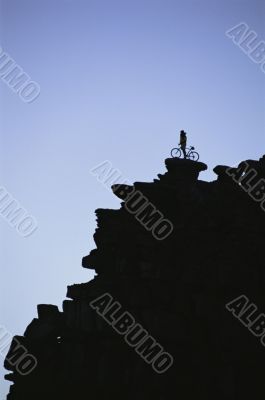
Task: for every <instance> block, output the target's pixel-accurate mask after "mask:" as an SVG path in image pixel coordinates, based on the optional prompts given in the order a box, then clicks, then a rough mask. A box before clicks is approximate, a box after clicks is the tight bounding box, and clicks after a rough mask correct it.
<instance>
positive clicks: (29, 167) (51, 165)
mask: <svg viewBox="0 0 265 400" xmlns="http://www.w3.org/2000/svg"><path fill="white" fill-rule="evenodd" d="M0 4H1V27H0V33H1V43H0V45H1V47H2V48H3V49H4V51H5V52H7V53H8V54H9V55H10V56H11V57H12V58H13V59H14V60H15V62H16V63H17V64H18V65H19V66H21V68H23V70H24V71H25V72H26V73H27V74H28V75H29V76H30V77H31V79H32V80H34V81H36V82H38V84H39V85H40V87H41V93H40V96H39V97H38V98H37V99H36V100H35V101H34V102H33V103H30V104H27V103H24V102H23V101H21V98H20V97H19V96H18V95H17V94H15V93H14V92H13V91H12V90H11V89H10V88H9V87H8V86H7V85H6V84H5V83H4V82H2V81H0V105H1V109H0V112H1V119H0V121H1V125H0V126H1V136H0V145H1V147H0V152H1V153H0V154H1V158H0V160H1V161H0V166H1V170H0V178H1V183H0V185H1V186H5V187H6V188H7V189H8V191H9V192H10V193H11V194H12V195H13V196H14V197H15V198H16V199H17V200H18V201H19V202H20V203H21V204H22V205H23V206H24V207H25V209H27V211H28V212H29V213H30V214H32V215H34V217H35V218H36V220H37V221H38V229H37V231H36V232H35V233H34V234H33V235H32V236H30V237H29V238H23V237H21V236H19V235H18V233H17V232H16V230H15V229H13V228H11V227H10V226H9V225H8V224H7V222H6V221H5V220H4V219H1V220H0V235H1V320H0V324H1V325H4V326H5V327H6V328H7V329H8V330H9V331H10V332H11V333H12V334H22V333H23V332H24V330H25V328H26V326H27V324H28V323H29V322H30V321H31V320H32V318H34V317H35V315H36V305H37V304H39V303H54V304H58V305H59V306H60V307H61V303H62V301H63V299H64V298H65V293H66V286H67V285H69V284H72V283H78V282H85V281H88V280H89V279H91V278H92V277H93V273H92V272H90V271H87V270H83V269H82V268H81V258H82V256H84V255H86V254H88V253H89V251H90V250H91V249H93V248H94V247H95V244H94V242H93V233H94V229H95V217H94V210H95V209H96V208H100V207H103V208H118V207H119V204H120V203H119V200H118V199H117V198H115V197H114V196H113V195H112V194H111V193H110V192H109V191H108V190H106V188H105V187H104V186H103V185H101V184H100V183H99V182H98V181H97V179H95V177H94V176H93V175H91V173H90V172H89V171H90V169H91V168H92V167H93V166H95V165H97V164H99V163H101V162H103V161H104V160H109V161H110V162H111V163H112V165H113V167H114V168H116V169H119V170H120V171H121V173H122V175H123V176H124V178H127V179H128V180H131V181H151V180H152V179H154V178H155V177H156V175H157V173H162V172H165V168H164V159H165V158H167V157H168V156H169V154H170V149H171V148H172V147H174V146H175V145H176V144H177V143H178V132H179V130H180V129H184V130H186V131H187V132H188V140H189V144H193V145H194V146H195V147H196V148H197V149H198V151H199V153H200V155H201V160H202V161H203V162H205V163H206V164H207V165H208V166H209V170H208V171H207V172H205V173H203V174H202V175H201V178H203V179H206V180H212V179H214V174H213V173H212V172H211V171H212V168H213V167H214V166H215V165H217V164H226V165H234V164H235V163H237V162H238V161H241V160H244V159H249V158H253V159H257V158H259V157H260V156H261V155H263V154H264V153H265V137H264V123H265V110H264V95H265V74H264V73H263V72H262V71H261V69H260V66H259V65H257V64H255V63H254V62H253V61H251V60H250V58H249V57H248V55H247V54H245V53H244V52H243V51H242V50H241V49H240V48H239V47H238V46H236V45H235V44H234V43H233V41H232V40H231V39H229V38H228V37H227V36H226V35H225V32H226V31H227V30H228V29H230V28H232V27H233V26H235V25H237V24H238V23H240V22H243V21H244V22H245V23H247V24H248V26H249V27H250V28H251V29H252V30H254V31H255V32H256V33H257V35H258V38H259V40H265V28H264V17H265V3H264V1H263V0H218V1H217V0H182V1H180V0H175V1H173V0H152V1H151V0H133V1H132V0H97V1H91V0H72V1H71V0H2V1H1V2H0ZM1 364H2V362H1ZM0 372H1V374H2V373H3V369H1V371H0ZM0 385H1V387H0V395H1V398H4V394H5V393H6V392H7V387H8V385H7V384H6V383H2V380H1V383H0Z"/></svg>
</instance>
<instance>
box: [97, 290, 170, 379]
mask: <svg viewBox="0 0 265 400" xmlns="http://www.w3.org/2000/svg"><path fill="white" fill-rule="evenodd" d="M89 304H90V307H91V308H92V309H93V310H95V311H96V312H97V314H98V315H100V316H101V317H102V318H103V319H104V320H105V321H106V322H107V323H108V324H109V325H110V326H111V327H112V328H113V329H114V330H115V331H116V332H117V333H118V334H119V335H121V336H123V337H124V340H125V342H126V343H127V344H128V345H129V346H130V347H132V348H133V349H134V350H135V351H136V353H137V354H138V355H139V356H140V357H142V359H143V360H144V361H145V362H146V363H148V364H151V366H152V368H153V370H154V371H155V372H157V373H158V374H163V373H165V372H166V371H167V370H168V369H169V368H170V367H171V366H172V364H173V362H174V359H173V357H172V355H171V354H169V353H167V352H165V351H164V349H163V347H162V346H161V345H160V344H159V343H158V342H157V341H156V340H155V339H154V338H153V337H152V336H150V335H149V334H148V332H147V331H146V330H145V329H144V328H143V327H142V325H141V324H139V323H137V322H136V321H135V318H134V317H133V316H132V315H131V314H130V313H129V312H128V311H124V310H123V309H122V306H121V304H120V303H119V302H118V301H115V300H114V299H113V297H112V296H111V295H110V294H109V293H104V294H102V295H101V296H99V297H98V298H97V299H95V300H92V301H91V302H90V303H89Z"/></svg>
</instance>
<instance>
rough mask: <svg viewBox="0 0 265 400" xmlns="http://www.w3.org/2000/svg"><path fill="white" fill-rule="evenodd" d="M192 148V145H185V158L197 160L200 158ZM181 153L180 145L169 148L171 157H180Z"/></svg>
mask: <svg viewBox="0 0 265 400" xmlns="http://www.w3.org/2000/svg"><path fill="white" fill-rule="evenodd" d="M193 150H195V147H193V146H191V147H187V149H186V152H187V154H186V159H188V160H192V161H198V160H199V158H200V156H199V153H197V151H193ZM182 154H183V152H182V150H181V148H180V147H174V149H172V150H171V157H173V158H181V156H182Z"/></svg>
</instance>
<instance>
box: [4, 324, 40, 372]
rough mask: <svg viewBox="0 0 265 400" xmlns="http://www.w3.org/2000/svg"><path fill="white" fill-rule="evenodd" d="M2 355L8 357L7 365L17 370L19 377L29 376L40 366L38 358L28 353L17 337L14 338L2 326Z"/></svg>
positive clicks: (6, 359)
mask: <svg viewBox="0 0 265 400" xmlns="http://www.w3.org/2000/svg"><path fill="white" fill-rule="evenodd" d="M10 345H11V346H10ZM9 347H10V349H9V351H8V353H7V349H8V348H9ZM6 353H7V355H6ZM0 354H1V356H2V357H6V358H5V364H9V366H11V367H13V368H15V370H16V371H17V373H18V374H19V375H23V376H24V375H29V374H30V373H31V372H32V371H33V370H34V369H35V368H36V366H37V364H38V362H37V359H36V357H34V356H33V355H32V354H30V353H29V352H28V350H27V349H26V347H25V346H23V345H22V344H21V343H20V342H19V340H18V338H17V337H14V338H13V336H12V334H11V333H10V332H9V331H8V330H7V329H6V328H5V327H4V326H0Z"/></svg>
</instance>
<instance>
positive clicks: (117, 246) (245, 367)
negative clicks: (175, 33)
mask: <svg viewBox="0 0 265 400" xmlns="http://www.w3.org/2000/svg"><path fill="white" fill-rule="evenodd" d="M165 163H166V168H167V172H166V173H165V174H163V175H162V174H159V175H158V179H155V180H154V182H152V183H142V182H136V183H135V184H134V185H133V186H128V185H127V186H126V185H114V186H113V192H114V194H115V195H117V196H118V197H119V198H120V199H121V200H122V204H121V208H120V209H119V210H110V209H98V210H96V215H97V223H98V228H97V229H96V232H95V235H94V239H95V243H96V246H97V248H96V249H95V250H92V251H91V253H90V254H89V255H88V256H86V257H84V258H83V267H84V268H89V269H94V270H95V271H96V273H97V275H96V277H95V278H94V279H93V280H91V281H89V282H88V283H82V284H75V285H72V286H69V287H68V290H67V298H68V300H65V301H64V302H63V312H60V311H59V310H58V308H57V307H56V306H53V305H43V304H42V305H39V306H38V317H37V318H35V319H33V321H32V322H31V323H30V325H29V326H28V327H27V329H26V331H25V333H24V335H23V336H22V337H20V336H16V337H15V338H14V340H13V342H12V344H11V347H10V350H9V353H8V355H7V357H6V360H5V368H6V369H7V370H9V371H10V373H9V374H8V375H6V379H8V380H10V381H11V382H13V384H12V385H11V387H10V393H9V395H8V397H7V398H8V400H33V399H34V400H36V399H37V400H42V399H43V400H44V399H45V400H47V399H49V400H55V399H62V400H63V399H64V400H68V399H69V400H70V399H71V400H72V399H80V400H81V399H92V400H110V399H122V400H135V399H137V400H171V399H181V400H189V399H191V400H193V399H197V400H208V399H209V400H239V399H240V400H242V399H254V400H255V399H259V398H262V395H263V396H264V395H265V380H264V374H265V367H264V365H265V347H264V346H263V344H262V343H261V341H260V340H259V336H261V334H257V335H256V336H255V335H254V334H253V333H251V331H250V330H249V329H248V327H247V326H244V325H243V324H242V323H241V322H240V321H239V320H238V318H236V317H235V316H234V315H233V314H232V313H231V312H229V310H228V309H227V308H226V304H227V303H229V302H231V301H232V300H233V299H236V298H238V297H239V296H241V295H244V296H245V297H247V298H248V299H250V301H251V302H252V303H253V304H255V305H257V307H258V309H259V313H262V312H264V313H265V296H264V284H265V256H264V247H263V246H264V243H265V242H264V234H265V213H264V211H263V209H262V207H261V205H262V204H261V202H260V201H258V200H257V198H256V199H255V198H254V199H253V196H250V195H249V190H248V191H246V190H245V189H244V187H242V184H241V183H240V182H241V181H240V180H242V179H243V178H244V176H246V172H247V171H246V170H244V168H241V169H240V167H239V168H232V169H231V168H230V169H228V167H227V166H217V167H216V168H215V169H214V171H215V173H216V174H217V180H215V181H213V182H205V181H201V180H198V176H199V173H200V172H201V171H204V170H206V169H207V166H206V165H205V164H203V163H200V162H193V161H190V160H179V159H173V158H172V159H167V160H166V161H165ZM264 164H265V158H264V157H263V159H261V160H260V161H249V162H248V165H249V166H250V167H251V168H255V169H256V170H257V171H258V172H257V176H255V177H254V179H256V182H255V184H256V183H257V184H259V180H260V179H263V177H265V167H264ZM248 184H249V185H250V183H249V182H248ZM251 187H253V181H252V186H251ZM260 187H261V186H260ZM243 189H244V190H243ZM261 192H262V188H261ZM253 193H254V194H255V191H253ZM257 195H258V194H257ZM133 196H134V197H133ZM104 294H108V295H109V296H111V297H112V298H113V301H114V302H115V301H116V302H118V303H119V304H120V305H121V306H122V309H120V310H118V311H117V312H116V314H115V313H112V315H110V313H109V321H111V320H116V321H117V320H118V319H119V317H120V316H122V313H124V312H125V311H127V312H129V313H130V315H131V316H133V318H134V319H135V321H136V322H137V323H138V324H140V325H141V327H142V328H143V329H144V330H145V331H146V335H149V336H148V337H149V338H150V337H152V338H153V339H154V340H155V342H156V343H159V344H160V345H161V346H162V347H163V351H164V352H166V353H167V354H170V355H171V356H172V357H173V359H174V362H173V364H172V365H170V367H169V368H168V369H167V370H166V371H164V372H163V371H162V372H163V373H162V372H161V371H156V370H155V369H154V368H153V366H154V359H152V349H148V348H146V349H145V351H144V352H142V353H141V354H139V353H140V351H138V352H137V351H136V350H137V348H138V350H139V347H138V346H139V344H141V343H143V342H144V340H145V339H143V342H141V341H140V342H139V343H137V342H136V345H131V346H130V345H129V344H128V343H126V341H125V340H124V337H123V336H124V335H122V334H120V333H119V332H117V330H115V329H114V328H113V326H111V324H110V323H108V322H107V321H106V319H105V318H106V317H105V318H103V315H99V313H98V312H96V311H97V310H95V307H94V308H93V307H92V306H91V302H92V301H94V300H95V299H97V298H99V297H100V296H104ZM102 307H103V306H102ZM114 309H115V307H114ZM106 310H107V308H106V309H105V311H106ZM119 313H120V314H119ZM252 317H253V316H252ZM256 317H258V314H256ZM249 320H251V317H249ZM253 321H254V318H253ZM116 326H117V325H116ZM261 328H262V325H261ZM129 330H130V329H129ZM257 332H258V331H257ZM17 343H20V344H21V345H22V346H24V348H26V349H27V351H28V352H29V353H30V354H32V355H34V356H35V357H36V359H37V367H36V368H35V369H34V370H33V371H32V372H30V373H28V374H27V373H25V374H23V375H22V374H21V373H20V372H19V371H18V368H17V365H18V362H19V361H20V360H19V357H21V353H20V352H19V349H17V347H19V346H17ZM156 356H157V357H158V354H156ZM144 358H145V359H144ZM22 369H24V370H25V372H27V365H25V366H24V367H23V368H22ZM162 369H163V368H162Z"/></svg>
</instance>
